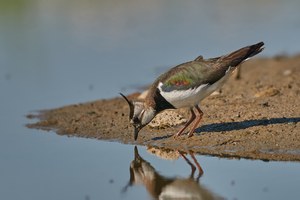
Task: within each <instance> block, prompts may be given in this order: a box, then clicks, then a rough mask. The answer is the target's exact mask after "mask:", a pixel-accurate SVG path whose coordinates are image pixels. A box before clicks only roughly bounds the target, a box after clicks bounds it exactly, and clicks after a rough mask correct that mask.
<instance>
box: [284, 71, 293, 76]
mask: <svg viewBox="0 0 300 200" xmlns="http://www.w3.org/2000/svg"><path fill="white" fill-rule="evenodd" d="M291 74H292V70H290V69H287V70H284V72H283V75H284V76H289V75H291Z"/></svg>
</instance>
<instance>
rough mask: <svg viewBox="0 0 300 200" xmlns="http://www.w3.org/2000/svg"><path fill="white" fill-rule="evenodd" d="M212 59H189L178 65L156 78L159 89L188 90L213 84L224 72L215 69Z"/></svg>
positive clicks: (168, 90)
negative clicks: (189, 60)
mask: <svg viewBox="0 0 300 200" xmlns="http://www.w3.org/2000/svg"><path fill="white" fill-rule="evenodd" d="M211 64H212V61H209V62H207V61H206V60H202V61H200V59H199V60H197V61H191V62H187V63H183V64H181V65H178V66H176V67H174V68H172V69H171V70H169V71H168V72H166V73H165V74H163V75H161V77H160V78H159V79H158V80H159V81H158V83H157V84H160V89H161V90H162V91H164V92H170V91H174V90H188V89H190V88H195V87H199V86H200V85H206V84H213V83H215V82H216V81H218V80H219V79H221V78H222V77H223V76H224V75H225V72H224V73H222V72H220V71H216V70H215V68H214V67H212V66H211Z"/></svg>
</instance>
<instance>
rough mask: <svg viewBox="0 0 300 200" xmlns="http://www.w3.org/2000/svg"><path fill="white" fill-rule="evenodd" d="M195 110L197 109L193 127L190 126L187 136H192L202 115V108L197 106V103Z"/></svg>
mask: <svg viewBox="0 0 300 200" xmlns="http://www.w3.org/2000/svg"><path fill="white" fill-rule="evenodd" d="M195 108H196V110H197V111H198V115H197V117H196V122H195V123H194V125H193V127H192V128H191V130H190V132H189V133H188V137H192V136H193V134H194V131H195V129H196V128H197V126H198V125H199V123H200V121H201V119H202V116H203V112H202V110H201V109H200V108H199V106H198V105H196V106H195Z"/></svg>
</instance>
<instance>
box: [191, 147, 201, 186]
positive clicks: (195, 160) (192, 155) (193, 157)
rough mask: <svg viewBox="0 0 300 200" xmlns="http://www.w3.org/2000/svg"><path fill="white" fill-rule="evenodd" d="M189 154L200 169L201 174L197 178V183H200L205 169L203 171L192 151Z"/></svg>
mask: <svg viewBox="0 0 300 200" xmlns="http://www.w3.org/2000/svg"><path fill="white" fill-rule="evenodd" d="M189 153H190V155H191V157H192V159H193V161H194V163H195V164H196V166H197V168H198V172H199V174H198V176H197V178H196V180H197V183H198V182H199V179H200V177H201V176H202V175H203V169H202V167H201V165H200V164H199V163H198V161H197V159H196V158H195V155H194V153H193V152H192V151H189Z"/></svg>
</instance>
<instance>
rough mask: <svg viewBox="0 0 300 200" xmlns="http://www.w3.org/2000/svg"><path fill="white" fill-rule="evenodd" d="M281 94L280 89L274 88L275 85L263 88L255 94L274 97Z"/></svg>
mask: <svg viewBox="0 0 300 200" xmlns="http://www.w3.org/2000/svg"><path fill="white" fill-rule="evenodd" d="M277 94H279V90H278V89H276V88H274V87H270V88H267V89H265V90H262V91H260V92H257V93H256V94H255V95H254V96H255V97H257V98H258V97H272V96H275V95H277Z"/></svg>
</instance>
